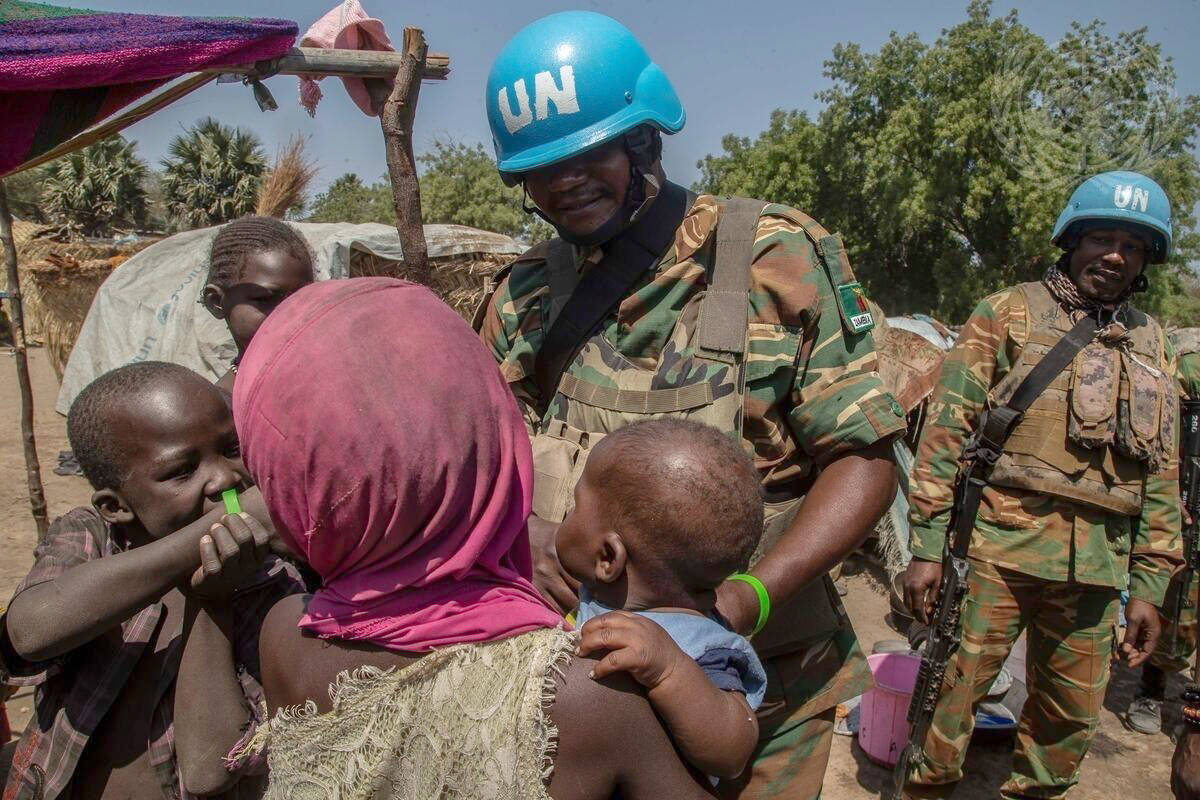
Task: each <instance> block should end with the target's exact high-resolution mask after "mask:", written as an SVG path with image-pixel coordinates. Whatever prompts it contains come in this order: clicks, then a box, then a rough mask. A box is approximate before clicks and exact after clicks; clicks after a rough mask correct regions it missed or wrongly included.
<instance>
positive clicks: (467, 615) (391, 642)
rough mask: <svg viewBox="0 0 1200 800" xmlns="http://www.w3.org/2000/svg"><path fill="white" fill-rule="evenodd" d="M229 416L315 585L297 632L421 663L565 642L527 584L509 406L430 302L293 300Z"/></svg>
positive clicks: (369, 292) (524, 474) (328, 291)
mask: <svg viewBox="0 0 1200 800" xmlns="http://www.w3.org/2000/svg"><path fill="white" fill-rule="evenodd" d="M233 407H234V418H235V420H236V422H237V430H238V435H239V437H240V438H241V443H242V450H243V454H244V458H245V461H246V466H247V467H248V468H249V470H250V472H251V474H252V475H254V477H255V478H256V479H257V481H258V485H259V487H261V489H262V493H263V496H264V497H265V498H266V500H267V505H268V506H269V507H270V509H271V516H272V517H273V518H274V521H275V525H276V528H277V529H278V531H279V533H280V535H281V536H282V537H283V538H284V540H285V541H286V542H287V544H288V546H289V547H290V548H292V550H293V551H295V552H297V553H299V554H301V555H302V556H303V557H304V559H305V560H306V561H307V562H308V563H309V564H310V565H311V566H312V568H313V569H314V570H316V572H317V573H318V574H319V575H320V576H321V578H322V584H323V585H322V587H321V588H320V589H319V590H318V591H317V592H316V594H315V595H314V596H313V598H312V600H311V602H310V603H309V606H308V614H307V615H306V616H305V617H304V618H303V619H301V621H300V627H302V628H306V629H308V630H310V631H313V632H314V633H316V634H317V635H319V636H321V637H323V638H338V639H355V640H365V641H369V642H373V643H374V644H377V645H379V646H381V647H384V648H386V649H388V650H402V651H418V652H419V651H425V650H429V649H430V648H433V647H438V646H441V645H450V644H456V643H459V642H486V641H492V640H495V639H502V638H505V637H508V636H513V635H515V634H518V633H523V632H525V631H530V630H535V629H537V628H546V627H558V626H560V625H562V624H563V620H562V618H561V617H559V616H558V615H557V614H556V613H554V612H553V611H552V610H551V609H550V608H549V607H548V606H547V605H546V604H545V602H544V601H543V600H542V599H541V597H540V596H539V595H538V593H537V591H536V590H535V589H534V588H533V585H532V584H531V583H530V577H531V575H532V560H531V557H530V553H529V537H528V532H527V529H526V527H525V520H526V518H527V517H528V515H529V511H530V505H531V496H532V487H533V480H532V471H533V458H532V455H531V452H530V448H529V440H528V436H527V434H526V432H525V427H524V425H523V423H522V421H521V416H520V413H519V412H518V411H517V406H516V403H515V402H514V401H513V398H512V395H511V394H510V393H509V390H508V386H507V385H506V384H505V382H504V380H503V379H502V378H501V376H500V372H499V370H498V369H497V368H496V364H495V362H494V361H493V360H492V358H491V356H490V355H489V354H488V353H487V351H486V350H485V349H484V346H483V345H482V343H481V342H480V341H479V339H478V338H477V337H476V336H475V334H474V332H473V331H472V330H471V329H470V327H469V326H468V325H467V324H466V323H465V322H463V321H462V319H460V318H459V316H458V315H457V314H455V313H454V312H453V311H452V310H451V309H450V308H449V307H448V306H446V305H445V304H444V303H442V302H441V301H440V300H439V299H438V298H437V297H436V296H435V295H434V294H433V293H432V292H430V291H429V290H428V289H426V288H425V287H423V286H420V285H418V284H414V283H407V282H404V281H398V280H393V279H390V278H354V279H350V280H334V281H327V282H322V283H316V284H312V285H310V286H307V287H305V288H303V289H301V290H300V291H298V292H296V293H295V294H294V295H293V296H291V297H289V298H288V299H287V300H286V301H285V302H284V303H282V304H281V305H280V306H279V308H278V309H277V310H276V311H275V312H274V313H272V314H271V316H270V317H269V318H268V319H267V321H266V323H264V324H263V326H262V328H260V329H259V331H258V333H257V334H256V335H255V337H254V341H253V342H252V343H251V345H250V347H249V348H248V349H247V351H246V355H245V357H244V358H243V359H242V362H241V365H240V366H239V367H238V379H237V382H236V384H235V385H234V392H233Z"/></svg>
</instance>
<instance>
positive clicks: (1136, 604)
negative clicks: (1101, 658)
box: [1121, 597, 1162, 667]
mask: <svg viewBox="0 0 1200 800" xmlns="http://www.w3.org/2000/svg"><path fill="white" fill-rule="evenodd" d="M1161 634H1162V623H1161V622H1160V621H1159V618H1158V609H1157V608H1155V607H1154V606H1153V605H1152V604H1150V603H1147V602H1146V601H1145V600H1139V599H1137V598H1136V597H1131V598H1129V603H1128V604H1126V606H1125V639H1124V640H1123V641H1122V642H1121V657H1122V658H1124V659H1125V663H1126V665H1128V666H1130V667H1136V666H1139V665H1140V664H1141V663H1142V662H1143V661H1145V660H1146V659H1147V658H1149V657H1150V654H1151V653H1153V652H1154V647H1155V645H1157V644H1158V637H1159V635H1161Z"/></svg>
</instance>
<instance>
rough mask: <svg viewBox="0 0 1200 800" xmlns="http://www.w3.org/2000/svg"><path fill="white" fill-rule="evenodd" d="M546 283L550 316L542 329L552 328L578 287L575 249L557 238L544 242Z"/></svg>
mask: <svg viewBox="0 0 1200 800" xmlns="http://www.w3.org/2000/svg"><path fill="white" fill-rule="evenodd" d="M546 272H547V283H548V284H549V286H550V315H549V317H547V319H546V321H545V322H544V323H543V327H544V328H547V329H548V328H551V327H553V326H554V322H555V320H557V319H558V315H559V314H561V313H562V310H563V308H564V307H565V306H566V304H567V300H569V299H570V298H571V294H572V293H573V292H574V291H575V287H576V286H578V285H579V268H578V267H577V266H576V264H575V249H574V248H573V247H571V245H570V243H569V242H567V241H565V240H563V239H560V238H558V237H557V236H556V237H554V238H553V239H551V240H550V241H548V242H546Z"/></svg>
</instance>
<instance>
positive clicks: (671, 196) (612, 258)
mask: <svg viewBox="0 0 1200 800" xmlns="http://www.w3.org/2000/svg"><path fill="white" fill-rule="evenodd" d="M694 200H695V195H693V194H692V193H691V192H689V191H687V190H686V189H684V188H683V187H682V186H679V185H677V184H674V183H671V182H670V181H667V182H666V183H664V184H663V188H662V190H661V191H660V192H659V194H658V197H657V198H655V200H654V202H653V203H651V204H650V206H649V208H647V209H646V211H645V214H644V216H642V218H641V219H639V220H638V221H637V222H635V223H634V224H633V225H631V226H630V227H629V228H628V229H626V230H625V231H624V232H623V233H622V234H621V235H620V236H618V237H617V238H616V239H613V240H612V242H611V243H610V244H609V245H608V247H607V249H606V250H605V253H604V257H603V258H602V259H600V261H599V262H598V263H596V264H593V265H592V266H591V268H589V269H588V270H587V272H586V273H585V274H584V275H583V276H582V277H580V278H579V281H578V283H577V284H576V285H575V286H574V287H573V291H571V293H570V296H569V297H568V298H566V299H565V301H564V300H558V302H560V303H561V307H560V308H558V309H556V310H557V312H558V313H557V315H556V316H555V318H554V320H553V321H552V322H551V324H550V327H549V329H548V330H547V331H546V338H545V340H544V342H543V344H542V347H541V349H540V350H538V354H537V357H536V358H535V359H534V365H533V375H534V381H535V382H536V383H537V387H538V403H539V409H538V410H539V412H540V413H545V411H546V409H547V408H548V407H549V405H550V401H551V400H553V399H554V394H555V392H556V391H557V389H558V381H559V378H560V377H561V376H562V373H563V370H565V369H566V367H567V365H568V364H569V363H570V362H571V359H572V358H574V357H575V354H576V353H577V352H578V351H579V348H580V347H582V346H583V343H584V342H586V341H587V340H588V339H589V338H590V337H591V335H592V332H593V331H594V330H595V329H596V326H597V325H599V324H600V322H601V321H602V320H603V319H604V318H605V317H607V316H608V315H609V314H610V313H611V312H612V311H613V309H614V308H616V307H617V305H618V304H620V302H621V301H622V300H624V299H625V297H626V295H628V294H629V292H630V290H632V289H633V287H634V285H635V284H636V283H637V281H638V280H639V279H640V278H641V277H642V276H643V275H645V273H646V270H648V269H650V268H651V267H653V266H654V265H655V264H656V263H657V262H658V259H659V258H660V257H661V256H662V254H663V252H664V251H665V250H666V249H667V247H669V246H670V245H671V243H672V242H673V241H674V240H675V231H676V230H677V229H678V228H679V226H680V224H682V222H683V218H684V216H685V215H686V214H687V212H688V209H689V208H690V207H691V205H692V202H693V201H694ZM564 254H570V248H569V247H554V248H551V249H550V250H549V251H548V258H547V264H546V266H547V269H549V270H550V271H551V278H550V283H551V286H552V287H558V286H565V285H567V284H568V283H569V281H568V280H564V278H565V277H566V276H563V275H558V276H557V277H556V276H555V274H554V273H555V271H556V270H558V271H562V270H574V269H575V263H574V259H573V258H564V257H563V256H564ZM556 294H557V295H559V297H561V294H562V292H561V291H559V292H556ZM556 299H557V298H556ZM556 305H557V303H556Z"/></svg>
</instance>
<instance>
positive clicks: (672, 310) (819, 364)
mask: <svg viewBox="0 0 1200 800" xmlns="http://www.w3.org/2000/svg"><path fill="white" fill-rule="evenodd" d="M718 214H719V206H718V203H717V200H716V198H715V197H713V196H711V195H701V196H700V197H698V198H697V199H696V202H695V203H694V204H693V206H692V208H691V210H690V211H689V213H688V215H687V217H686V218H685V219H684V222H683V224H682V225H681V226H680V228H679V230H678V231H677V232H676V235H675V244H674V246H673V247H672V248H670V250H668V252H667V253H666V254H665V255H664V256H663V257H662V259H661V260H660V261H659V262H658V265H657V267H656V268H655V270H654V271H652V272H651V271H649V270H648V271H647V273H646V278H645V280H644V281H643V282H642V283H641V284H640V285H638V286H637V287H636V288H635V289H634V291H633V292H632V293H631V294H630V295H629V296H628V297H627V298H626V299H625V300H624V301H622V302H621V304H620V306H619V308H618V309H617V312H616V313H615V314H613V315H610V317H609V318H608V319H607V320H606V321H605V322H604V323H603V333H604V337H605V338H606V339H607V341H608V342H609V343H611V344H612V346H613V348H614V349H615V350H616V352H617V353H619V354H620V355H621V356H622V357H624V358H625V359H628V360H629V361H631V362H632V363H634V364H635V365H639V366H644V367H646V368H649V369H653V368H654V367H655V365H656V363H657V361H658V359H659V356H660V355H661V353H662V351H663V348H664V347H665V346H667V345H668V342H669V340H670V337H671V333H672V330H673V329H674V328H675V323H676V321H677V319H678V317H679V314H680V312H681V310H682V309H683V308H684V306H685V305H687V304H688V303H689V301H691V300H692V299H694V298H695V297H696V296H697V295H698V294H699V293H701V292H703V291H704V290H705V279H706V274H707V273H706V270H707V268H708V266H709V264H710V260H711V258H712V249H713V248H712V247H711V246H706V245H707V244H708V243H709V239H710V237H711V234H712V233H713V231H715V229H716V224H717V217H718ZM754 253H755V256H754V262H753V266H752V268H751V275H750V319H749V322H750V328H749V346H748V350H747V356H746V396H745V403H744V415H743V421H742V431H743V436H744V438H745V439H746V440H747V441H748V443H749V444H750V446H751V448H752V450H753V453H754V458H755V463H756V465H757V466H758V468H759V471H760V473H761V474H762V476H763V483H764V486H765V487H767V488H769V489H784V490H786V489H787V488H788V487H789V485H796V484H799V483H801V482H803V481H804V480H805V479H808V478H811V477H812V476H813V475H814V474H815V473H816V471H817V469H819V467H820V466H821V465H823V464H826V463H828V462H829V461H831V460H833V459H834V458H835V457H837V456H839V455H842V454H845V453H847V452H852V451H854V450H860V449H862V448H865V447H867V446H869V445H871V444H873V443H875V442H877V441H879V440H881V439H887V438H890V437H892V436H894V435H896V434H897V433H900V432H902V431H903V430H904V427H905V423H904V416H903V414H902V412H901V411H900V408H899V406H898V405H897V404H896V402H895V401H894V400H893V399H892V397H891V395H889V394H888V393H887V391H886V390H885V389H884V388H883V384H882V382H881V380H880V378H879V374H878V372H877V371H876V367H877V359H876V355H875V347H874V341H873V339H872V337H871V335H870V333H869V332H868V333H865V334H861V335H854V336H851V335H848V334H845V333H844V332H843V330H842V324H841V317H840V316H839V313H838V306H837V298H836V297H835V294H834V290H833V287H832V286H831V284H830V281H829V278H828V276H827V275H826V273H825V270H824V268H823V267H822V266H821V262H820V261H819V260H818V258H817V254H816V251H815V250H814V249H813V246H812V244H811V242H810V241H809V239H808V237H807V236H806V235H805V233H804V231H803V230H802V229H801V228H800V227H799V226H798V225H795V224H793V223H792V222H790V221H788V220H785V219H782V218H780V217H773V216H771V208H770V206H768V207H767V209H766V210H764V212H763V216H762V217H761V218H760V220H759V226H758V235H757V239H756V241H755V246H754ZM598 255H599V251H598V250H596V251H592V252H591V253H585V254H582V256H581V259H580V262H581V264H580V265H581V269H586V268H587V267H588V265H589V264H590V263H591V262H593V261H595V260H596V256H598ZM547 281H548V278H547V270H546V264H545V262H544V261H524V260H523V261H521V262H518V263H517V264H516V265H515V267H514V269H513V271H512V273H511V274H510V275H509V276H508V278H507V279H506V280H505V281H504V282H502V283H501V285H500V286H499V287H498V289H497V291H496V293H495V296H494V297H493V299H492V301H491V303H490V305H489V307H488V308H487V310H486V312H485V315H484V318H483V321H482V328H481V331H480V335H481V336H482V338H483V341H484V343H485V344H486V345H487V346H488V347H490V348H491V350H492V354H493V355H494V356H495V358H496V361H497V362H498V363H499V364H500V369H501V371H502V372H503V373H504V376H505V378H507V380H508V382H509V385H510V386H511V387H512V390H513V393H514V394H515V395H516V397H517V401H518V403H519V404H520V405H521V407H522V410H523V411H524V412H525V415H526V421H527V423H528V424H529V426H530V429H531V430H533V429H536V428H537V427H539V423H540V422H541V420H538V419H537V418H536V413H535V412H534V411H533V410H532V409H533V408H534V407H536V406H537V405H538V403H537V402H536V400H537V399H538V398H537V392H538V389H537V386H536V383H535V381H534V379H533V369H534V367H533V365H534V359H535V357H536V355H537V351H538V348H539V347H540V346H541V343H542V336H543V331H542V319H543V316H544V315H545V314H546V313H547V311H548V306H549V286H548V282H547ZM798 353H800V354H802V355H800V356H799V357H798V356H797V354H798ZM804 353H807V356H805V355H803V354H804ZM797 361H799V362H800V363H796V362H797ZM554 413H555V408H554V406H553V405H551V407H550V408H549V409H548V410H547V413H546V415H547V418H552V417H553V415H554Z"/></svg>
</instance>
